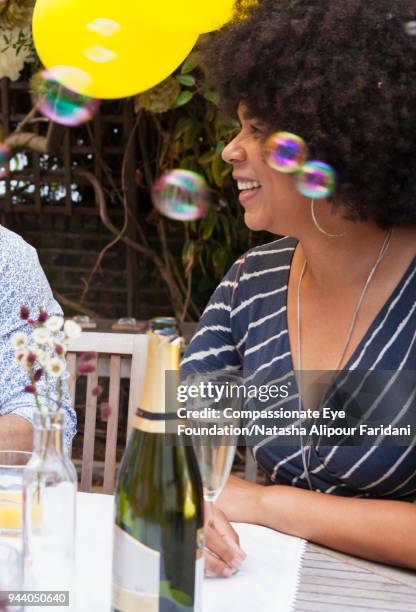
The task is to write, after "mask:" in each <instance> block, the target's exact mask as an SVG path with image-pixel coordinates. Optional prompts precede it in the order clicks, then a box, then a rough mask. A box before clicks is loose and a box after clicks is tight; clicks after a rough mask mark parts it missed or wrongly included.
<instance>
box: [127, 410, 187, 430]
mask: <svg viewBox="0 0 416 612" xmlns="http://www.w3.org/2000/svg"><path fill="white" fill-rule="evenodd" d="M177 420H178V416H177V414H176V413H175V412H168V413H166V412H149V411H147V410H142V409H141V408H138V409H137V411H136V416H135V417H134V421H133V427H134V428H135V429H140V431H146V432H147V433H162V434H164V433H166V422H167V421H177Z"/></svg>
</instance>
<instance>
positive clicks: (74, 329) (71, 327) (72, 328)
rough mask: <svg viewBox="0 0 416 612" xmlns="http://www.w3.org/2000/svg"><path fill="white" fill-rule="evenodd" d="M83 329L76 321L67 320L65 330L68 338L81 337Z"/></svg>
mask: <svg viewBox="0 0 416 612" xmlns="http://www.w3.org/2000/svg"><path fill="white" fill-rule="evenodd" d="M81 331H82V329H81V327H80V326H79V325H78V323H75V321H65V325H64V332H65V333H66V335H67V336H68V338H79V336H80V335H81Z"/></svg>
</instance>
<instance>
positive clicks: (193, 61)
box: [181, 53, 199, 74]
mask: <svg viewBox="0 0 416 612" xmlns="http://www.w3.org/2000/svg"><path fill="white" fill-rule="evenodd" d="M198 60H199V58H198V54H197V53H191V54H190V55H188V57H187V58H186V60H185V61H184V63H183V64H182V67H181V74H188V73H189V72H192V70H194V69H195V68H196V67H197V66H198Z"/></svg>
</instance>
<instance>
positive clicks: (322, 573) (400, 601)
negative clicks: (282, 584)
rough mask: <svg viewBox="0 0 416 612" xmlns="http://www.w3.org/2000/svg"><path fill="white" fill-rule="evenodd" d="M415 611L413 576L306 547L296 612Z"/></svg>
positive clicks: (319, 547)
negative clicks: (346, 611) (348, 611)
mask: <svg viewBox="0 0 416 612" xmlns="http://www.w3.org/2000/svg"><path fill="white" fill-rule="evenodd" d="M345 610H351V611H352V612H381V611H383V612H385V611H390V610H391V611H394V612H399V611H400V612H412V611H416V574H415V573H413V572H410V571H406V570H400V569H396V568H393V567H388V566H385V565H380V564H378V563H371V562H369V561H364V560H361V559H357V558H356V557H350V556H349V555H344V554H342V553H338V552H335V551H330V550H328V549H326V548H322V547H321V546H316V545H315V544H308V545H307V548H306V552H305V556H304V560H303V566H302V571H301V578H300V584H299V588H298V594H297V597H296V605H295V612H310V611H313V612H345Z"/></svg>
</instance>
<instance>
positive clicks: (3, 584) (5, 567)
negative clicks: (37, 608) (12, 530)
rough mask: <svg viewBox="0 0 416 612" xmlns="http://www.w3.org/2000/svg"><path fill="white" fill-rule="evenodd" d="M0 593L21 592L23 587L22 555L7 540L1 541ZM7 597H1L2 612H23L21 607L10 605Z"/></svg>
mask: <svg viewBox="0 0 416 612" xmlns="http://www.w3.org/2000/svg"><path fill="white" fill-rule="evenodd" d="M0 568H1V571H0V592H5V591H6V592H7V591H21V590H22V587H23V564H22V555H21V554H20V552H19V551H18V550H16V548H14V547H13V546H10V544H9V543H7V542H6V541H5V540H0ZM8 603H9V600H8V598H7V597H3V596H0V610H1V611H2V612H12V610H13V612H21V611H22V610H23V608H22V607H21V606H16V604H14V605H13V606H9V605H8Z"/></svg>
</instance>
